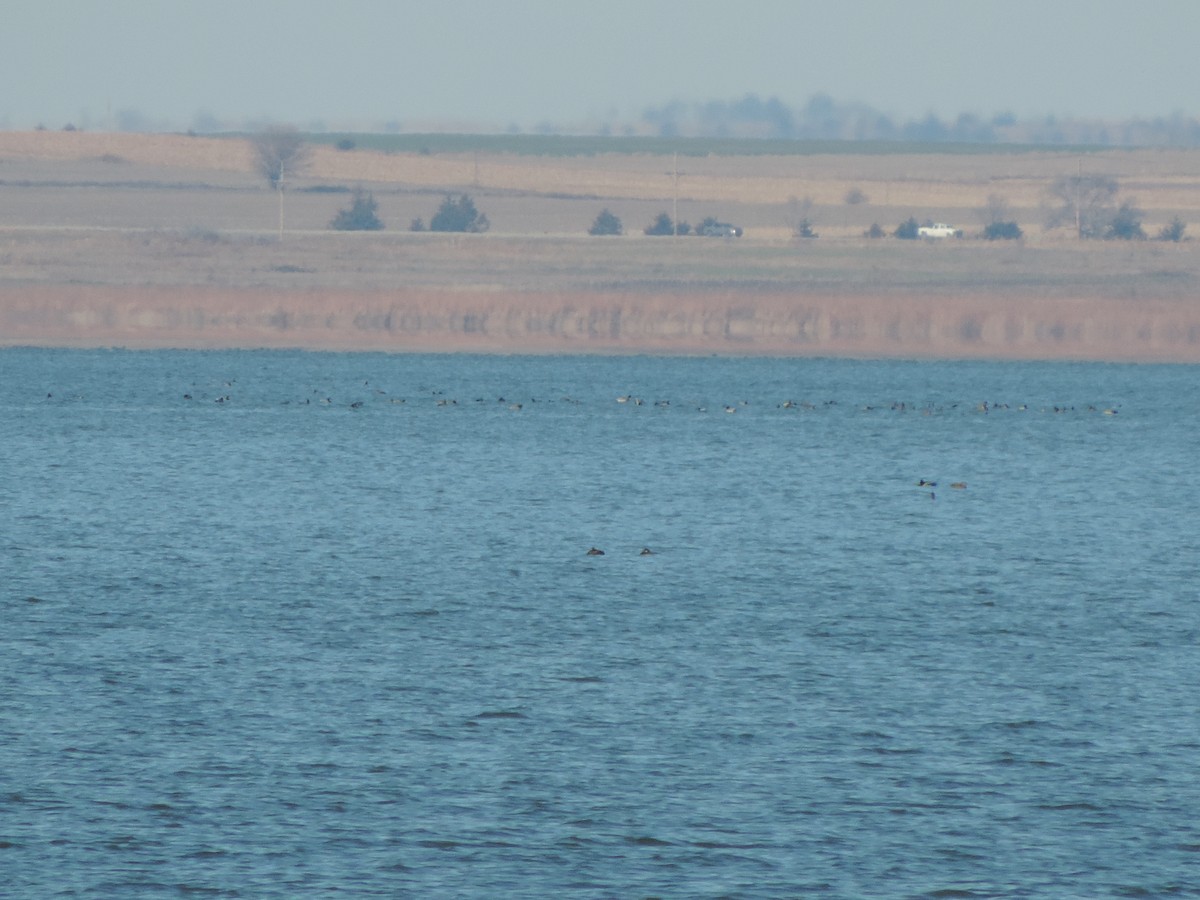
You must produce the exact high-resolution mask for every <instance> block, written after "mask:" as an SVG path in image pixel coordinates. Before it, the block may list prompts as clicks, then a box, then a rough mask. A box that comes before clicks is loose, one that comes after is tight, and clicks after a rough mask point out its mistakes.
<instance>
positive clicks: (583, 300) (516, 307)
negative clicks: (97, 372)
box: [0, 285, 1200, 362]
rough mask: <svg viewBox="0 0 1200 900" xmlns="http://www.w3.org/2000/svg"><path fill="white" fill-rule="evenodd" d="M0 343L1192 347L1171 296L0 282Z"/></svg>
mask: <svg viewBox="0 0 1200 900" xmlns="http://www.w3.org/2000/svg"><path fill="white" fill-rule="evenodd" d="M0 346H45V347H50V346H59V347H130V348H148V347H178V348H218V347H297V348H308V349H331V350H332V349H336V350H386V351H396V352H412V351H420V352H489V353H666V354H709V353H717V354H731V355H735V354H737V355H745V354H761V355H781V356H856V357H904V358H922V357H926V358H994V359H1089V360H1111V361H1118V360H1130V361H1176V362H1200V304H1197V303H1192V302H1186V301H1173V300H1145V301H1142V300H1114V299H1082V298H1062V297H1055V298H1051V299H1044V300H1043V299H1029V298H1015V299H1005V298H1004V297H997V296H994V295H972V296H961V297H950V298H948V297H938V298H925V297H903V296H899V297H898V296H891V297H869V296H837V297H819V296H811V295H807V294H806V295H802V296H794V295H786V294H781V293H765V294H756V295H753V296H747V295H745V294H736V295H733V294H727V293H719V292H704V293H698V294H671V293H646V294H632V293H602V292H587V293H574V294H566V293H550V292H537V293H528V292H510V291H480V290H444V291H434V290H398V291H388V292H365V291H358V292H352V291H314V292H304V293H287V292H282V291H275V290H267V289H258V290H254V289H245V290H228V289H210V288H197V287H187V288H173V289H164V288H161V287H113V286H84V285H45V286H39V285H33V286H27V287H19V286H7V287H4V288H0Z"/></svg>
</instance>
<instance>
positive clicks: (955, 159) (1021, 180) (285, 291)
mask: <svg viewBox="0 0 1200 900" xmlns="http://www.w3.org/2000/svg"><path fill="white" fill-rule="evenodd" d="M251 163H252V157H251V153H250V148H249V145H248V144H247V143H246V142H244V141H237V140H231V139H215V138H200V137H187V136H181V135H105V134H87V133H80V132H74V133H62V132H38V133H30V134H18V133H11V132H10V133H0V344H13V343H20V342H43V343H44V342H65V343H96V342H100V343H122V342H124V343H130V344H136V345H179V344H183V345H189V346H191V345H214V344H222V343H224V344H235V345H247V344H251V345H257V344H260V343H261V344H270V345H276V344H284V345H289V346H293V345H294V346H380V347H388V348H392V349H405V348H409V347H411V346H422V347H426V348H428V347H430V346H433V344H430V342H434V343H435V344H436V345H437V346H444V347H454V348H459V349H462V348H474V349H506V348H507V349H521V348H523V349H539V350H564V349H587V350H593V351H610V350H616V349H642V350H646V349H671V350H674V351H679V352H712V351H714V350H715V351H720V352H786V353H853V354H858V355H872V354H899V355H916V356H922V355H952V356H953V355H991V356H1016V357H1028V356H1042V355H1060V356H1078V357H1090V358H1153V359H1189V360H1192V359H1197V360H1200V312H1198V310H1200V304H1198V303H1197V300H1198V298H1200V242H1187V243H1183V244H1179V245H1173V244H1163V243H1157V242H1144V243H1133V244H1124V243H1103V242H1091V243H1084V244H1080V243H1078V242H1076V241H1073V240H1071V239H1070V238H1069V235H1066V234H1064V233H1063V232H1062V231H1058V232H1044V231H1042V230H1041V229H1040V228H1039V227H1038V224H1037V223H1038V221H1039V220H1040V215H1041V214H1040V211H1039V206H1040V204H1041V203H1042V199H1043V195H1044V190H1045V187H1046V185H1047V184H1048V183H1049V182H1050V181H1051V180H1053V178H1055V177H1058V176H1059V175H1062V174H1070V173H1072V172H1074V171H1075V170H1076V167H1077V166H1078V165H1079V161H1078V159H1077V158H1076V157H1075V156H1070V155H1066V154H1056V153H1023V154H980V155H975V156H957V155H929V156H919V155H914V156H903V155H892V156H811V157H801V156H795V157H707V158H693V157H688V158H680V160H679V171H680V178H679V191H680V201H679V212H680V217H681V218H682V219H687V220H690V221H693V222H695V221H698V220H699V219H700V218H702V217H703V216H705V215H716V216H719V217H721V218H723V219H727V220H731V221H735V222H738V223H739V224H743V225H744V226H746V228H747V236H746V237H745V238H743V239H742V240H739V241H726V240H710V239H701V238H684V239H679V240H673V239H670V238H653V239H652V238H647V237H645V236H643V235H642V234H641V233H640V231H641V228H642V227H643V226H644V225H645V224H647V223H648V222H649V221H650V220H651V219H652V218H653V216H654V215H655V214H656V213H657V212H659V211H662V210H669V209H670V204H671V193H672V184H673V178H672V173H671V165H672V160H671V159H670V158H669V157H665V158H664V157H662V156H650V155H601V156H595V157H579V158H556V157H537V158H534V157H520V156H509V155H503V154H490V155H489V154H478V155H476V154H458V155H419V154H409V155H401V154H396V155H389V154H383V153H374V152H370V151H354V152H339V151H336V150H334V149H332V148H316V152H315V153H314V155H313V160H312V165H311V167H310V169H309V170H308V171H307V172H306V173H305V176H304V178H303V179H302V181H301V182H300V184H299V185H298V187H304V186H314V185H341V186H351V185H355V184H364V185H367V186H369V187H370V189H371V190H372V191H373V192H374V193H375V196H376V198H377V200H378V201H379V211H380V215H381V216H382V217H383V219H384V221H385V222H387V223H388V225H389V230H388V231H385V232H383V233H380V234H340V233H335V232H331V231H329V230H328V228H327V224H328V222H329V220H330V219H331V218H332V216H333V215H334V213H335V212H336V211H337V209H339V208H340V207H342V206H344V205H345V204H346V203H347V196H346V195H345V194H338V193H312V192H304V191H300V190H295V191H292V192H291V193H290V194H289V195H288V197H287V201H286V210H287V222H288V229H289V233H288V234H287V235H286V236H285V239H284V240H283V241H282V242H279V241H278V240H277V239H276V238H275V236H274V231H275V227H276V214H277V208H276V205H275V198H274V196H273V195H272V194H271V192H270V191H268V190H267V188H266V186H265V185H264V184H263V183H262V181H261V179H259V178H258V177H257V176H255V174H254V173H253V169H252V164H251ZM1198 163H1200V153H1197V152H1195V151H1169V152H1168V151H1134V152H1130V151H1122V152H1112V153H1101V154H1092V155H1089V156H1088V157H1087V158H1086V160H1085V166H1086V170H1087V171H1092V172H1104V173H1106V174H1111V175H1114V176H1116V177H1117V178H1119V179H1120V180H1121V183H1122V186H1123V192H1124V193H1125V194H1126V195H1134V194H1136V197H1137V200H1138V203H1139V205H1140V206H1141V207H1142V208H1144V209H1145V210H1146V212H1147V216H1146V224H1147V228H1148V230H1151V231H1153V230H1156V229H1157V227H1158V226H1159V225H1160V224H1162V223H1165V222H1166V221H1168V220H1169V219H1170V218H1171V217H1172V216H1174V215H1180V216H1181V217H1183V218H1184V219H1185V220H1187V221H1192V222H1195V223H1198V224H1196V225H1195V227H1197V228H1200V174H1197V173H1200V165H1197V164H1198ZM851 188H858V189H860V190H861V191H862V192H863V193H865V194H866V195H867V197H868V198H869V200H868V202H866V203H861V204H857V205H847V204H846V203H845V202H844V197H845V195H846V193H847V191H849V190H850V189H851ZM446 191H466V192H469V193H471V194H472V195H473V196H474V197H475V198H476V201H477V203H478V205H479V206H480V208H481V209H482V210H483V211H484V212H486V213H487V214H488V216H489V218H490V219H491V221H492V223H493V230H492V232H491V233H489V234H487V235H482V236H480V235H459V236H453V235H449V236H448V235H432V234H413V233H410V232H408V231H407V230H406V229H407V225H408V222H409V221H410V220H411V219H413V218H416V217H418V216H419V217H423V218H424V219H425V220H426V221H428V219H429V217H430V216H431V214H432V212H433V211H434V210H435V209H436V206H437V203H438V201H439V199H440V195H441V194H442V193H443V192H446ZM993 193H995V194H1000V195H1002V196H1004V197H1006V198H1007V199H1008V201H1009V203H1010V204H1011V206H1012V208H1013V212H1014V215H1015V217H1016V218H1017V219H1018V220H1019V221H1020V222H1021V223H1022V224H1023V225H1024V226H1025V227H1026V230H1027V233H1028V237H1027V239H1026V240H1025V241H1023V242H1021V243H1018V244H995V245H993V244H988V243H986V242H983V241H978V240H969V239H967V240H962V241H951V242H944V243H926V242H899V241H894V240H883V241H868V240H865V239H863V238H861V237H860V235H861V233H862V231H863V230H864V229H865V228H866V227H867V226H868V225H869V224H871V223H872V222H878V223H880V224H881V225H883V226H884V228H886V229H887V230H889V231H890V230H891V229H892V228H893V227H894V226H895V224H896V223H897V222H899V221H900V220H902V219H904V218H906V217H907V216H909V215H916V216H917V217H918V218H924V217H926V216H928V217H931V218H936V219H941V220H946V221H952V222H956V223H957V224H959V225H960V227H965V228H967V229H968V231H972V230H974V229H977V228H978V227H979V223H978V221H977V219H976V210H977V209H978V207H979V206H981V205H982V204H983V202H984V200H985V199H986V197H987V196H988V195H989V194H993ZM790 197H809V198H811V199H812V201H813V205H812V208H811V211H810V215H811V217H812V219H813V221H814V223H815V225H816V228H817V230H818V231H819V232H820V233H821V239H820V240H818V241H807V242H798V241H794V240H792V239H791V237H790V222H789V209H788V199H789V198H790ZM602 207H608V208H610V209H612V210H613V211H614V212H616V213H617V214H618V215H619V216H621V218H622V219H623V220H624V221H625V224H626V228H627V229H628V230H629V231H630V232H631V234H629V235H628V236H626V237H622V238H604V239H595V238H588V237H586V236H585V231H586V228H587V227H588V225H589V224H590V223H591V221H592V219H593V218H594V217H595V215H596V213H597V212H599V210H600V209H601V208H602ZM126 295H128V296H130V297H133V298H134V300H129V301H125V300H122V299H121V297H122V296H126ZM135 301H136V302H135ZM55 310H57V312H55ZM181 310H182V311H181ZM321 310H326V312H327V314H322V312H321ZM614 316H615V317H616V319H615V321H617V322H618V323H619V326H618V327H616V328H615V330H614V328H613V327H611V323H612V322H613V321H614V319H613V317H614ZM414 317H415V318H414ZM399 321H405V322H408V323H410V324H411V323H412V322H413V321H417V322H420V323H423V324H422V325H421V327H420V328H417V329H416V330H413V329H412V328H409V327H408V326H405V327H403V328H401V327H399V326H397V325H395V324H394V323H396V322H399ZM281 322H282V323H284V324H283V325H281V324H280V323H281ZM481 322H482V323H487V324H485V325H480V324H479V323H481ZM501 322H503V323H505V324H504V325H503V327H501V326H500V325H499V324H498V323H501ZM605 322H607V323H610V324H609V325H608V326H605V325H603V324H602V323H605ZM322 323H324V324H322ZM362 323H368V324H367V325H363V324H362ZM370 323H374V324H370ZM466 323H475V326H473V327H468V326H467V324H466ZM548 323H549V324H548ZM284 326H286V327H284ZM422 328H423V329H425V330H424V331H422V330H421V329H422Z"/></svg>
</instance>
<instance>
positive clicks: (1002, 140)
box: [637, 94, 1200, 147]
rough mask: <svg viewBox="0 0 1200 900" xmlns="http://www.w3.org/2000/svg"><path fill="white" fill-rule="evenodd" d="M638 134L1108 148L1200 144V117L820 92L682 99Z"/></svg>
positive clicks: (649, 114)
mask: <svg viewBox="0 0 1200 900" xmlns="http://www.w3.org/2000/svg"><path fill="white" fill-rule="evenodd" d="M637 129H638V130H643V129H644V130H645V131H648V132H650V133H653V134H656V135H658V136H661V137H728V138H769V139H777V140H778V139H783V140H816V141H913V142H919V143H925V144H928V143H943V142H944V143H981V144H1067V145H1075V146H1078V145H1094V146H1100V147H1195V146H1200V119H1196V118H1191V117H1187V116H1183V115H1182V114H1175V115H1172V116H1168V117H1159V118H1152V119H1128V120H1123V121H1097V120H1091V119H1067V118H1059V117H1056V116H1047V117H1045V118H1041V119H1029V120H1019V119H1017V118H1016V116H1014V115H1012V114H1011V113H1001V114H999V115H995V116H992V117H991V118H990V119H985V118H981V117H980V116H977V115H973V114H971V113H962V114H960V115H959V116H958V117H957V118H955V119H953V120H952V121H948V120H944V119H940V118H938V117H937V116H935V115H933V114H932V113H931V114H929V115H927V116H925V117H924V118H922V119H918V120H909V121H898V120H896V119H894V118H892V117H890V116H888V115H886V114H884V113H881V112H879V111H878V110H876V109H873V108H871V107H870V106H867V105H865V104H861V103H841V102H838V101H837V100H834V99H833V98H832V97H830V96H828V95H826V94H816V95H814V96H813V97H811V98H810V99H809V101H808V102H807V103H806V104H804V106H802V107H800V108H799V109H797V108H793V107H791V106H788V105H787V104H786V103H784V102H783V101H782V100H780V99H779V98H777V97H771V98H768V99H766V100H764V99H762V98H761V97H759V96H757V95H755V94H747V95H745V96H744V97H742V98H741V99H738V100H710V101H707V102H704V103H684V102H682V101H675V102H672V103H668V104H666V105H664V106H659V107H652V108H650V109H647V110H646V111H645V112H643V113H642V117H641V122H640V123H639V125H638V126H637Z"/></svg>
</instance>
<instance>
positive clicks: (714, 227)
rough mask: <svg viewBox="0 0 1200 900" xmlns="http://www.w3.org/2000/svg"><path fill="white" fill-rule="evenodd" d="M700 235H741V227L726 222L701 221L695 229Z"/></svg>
mask: <svg viewBox="0 0 1200 900" xmlns="http://www.w3.org/2000/svg"><path fill="white" fill-rule="evenodd" d="M696 231H697V233H698V234H700V235H701V236H702V237H741V236H742V229H740V228H739V227H738V226H736V225H730V224H729V223H728V222H703V223H701V225H700V227H699V228H697V229H696Z"/></svg>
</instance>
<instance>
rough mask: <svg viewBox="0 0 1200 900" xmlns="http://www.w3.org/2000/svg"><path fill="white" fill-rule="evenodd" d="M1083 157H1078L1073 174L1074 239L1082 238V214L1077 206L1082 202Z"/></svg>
mask: <svg viewBox="0 0 1200 900" xmlns="http://www.w3.org/2000/svg"><path fill="white" fill-rule="evenodd" d="M1082 193H1084V157H1082V156H1080V157H1079V173H1078V174H1076V175H1075V240H1084V214H1082V212H1081V211H1080V209H1079V206H1080V204H1081V203H1082V202H1084V198H1082Z"/></svg>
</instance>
